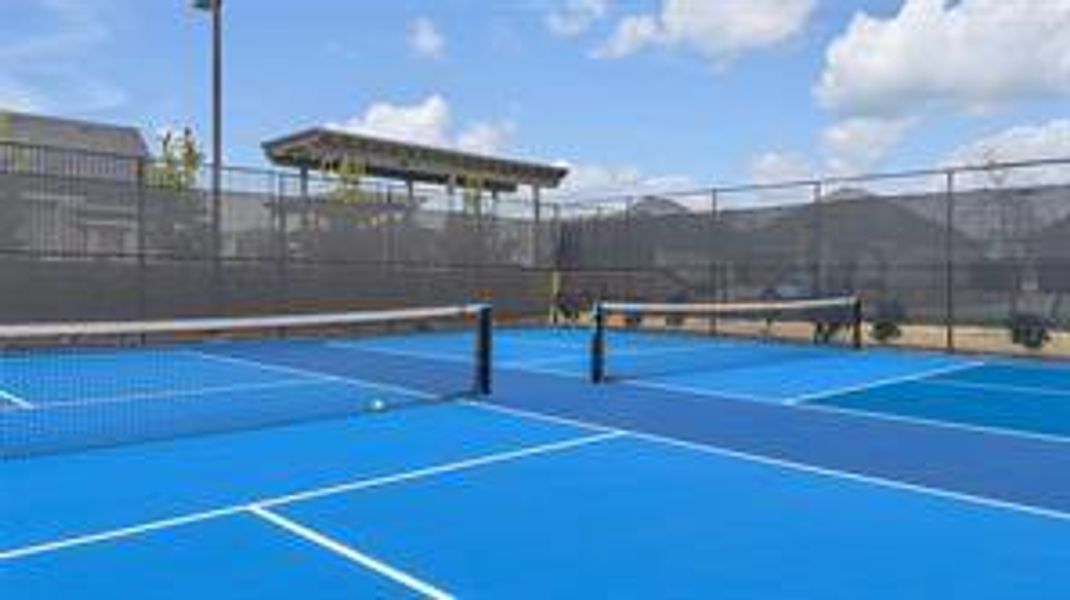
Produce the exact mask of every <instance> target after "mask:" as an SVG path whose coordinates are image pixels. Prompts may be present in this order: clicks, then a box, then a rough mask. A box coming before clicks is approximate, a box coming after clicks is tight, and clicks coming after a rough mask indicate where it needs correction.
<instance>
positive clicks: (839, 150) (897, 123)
mask: <svg viewBox="0 0 1070 600" xmlns="http://www.w3.org/2000/svg"><path fill="white" fill-rule="evenodd" d="M914 123H915V121H914V120H913V119H905V118H904V119H874V118H866V117H853V118H849V119H845V120H843V121H840V122H838V123H836V124H834V125H832V126H830V127H828V128H826V129H825V130H824V132H822V139H821V147H822V150H823V151H824V153H825V157H826V161H827V167H828V170H829V171H830V172H832V173H833V174H837V175H855V174H859V173H864V172H866V171H872V170H874V169H875V168H877V167H878V166H879V165H880V162H881V161H882V160H884V158H885V156H887V154H888V152H889V151H891V149H892V148H894V147H895V146H896V145H898V144H899V142H900V141H901V140H902V139H903V137H904V136H905V135H906V133H907V131H908V130H909V129H910V128H911V126H913V125H914Z"/></svg>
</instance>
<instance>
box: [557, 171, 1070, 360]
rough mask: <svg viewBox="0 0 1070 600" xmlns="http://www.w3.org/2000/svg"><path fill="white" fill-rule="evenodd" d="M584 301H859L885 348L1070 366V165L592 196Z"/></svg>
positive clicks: (583, 264) (573, 225)
mask: <svg viewBox="0 0 1070 600" xmlns="http://www.w3.org/2000/svg"><path fill="white" fill-rule="evenodd" d="M564 212H565V214H566V215H567V217H566V218H565V219H564V221H563V223H562V240H561V245H560V249H561V252H560V254H559V257H558V258H559V260H560V264H559V267H560V269H561V270H562V271H563V272H564V273H565V275H564V280H565V281H566V288H567V289H568V293H569V294H570V295H572V296H574V297H576V298H614V299H620V300H634V301H730V300H752V299H791V298H810V297H821V296H832V295H840V294H856V295H859V296H860V297H861V298H862V299H863V301H864V305H865V307H866V320H867V324H868V335H869V337H870V342H871V343H876V344H883V345H891V346H896V345H901V346H913V347H927V348H938V349H950V350H956V349H961V350H968V351H975V352H997V353H1018V352H1024V353H1028V354H1031V355H1037V354H1040V355H1048V356H1060V357H1070V160H1050V161H1037V162H1029V163H1014V164H993V165H989V166H986V167H976V168H960V169H945V170H934V171H919V172H913V173H899V174H890V175H873V176H863V177H852V178H830V179H824V180H815V181H807V182H798V183H788V184H775V185H754V186H744V187H733V188H720V189H708V190H702V191H692V192H682V193H653V194H642V195H636V196H630V197H618V198H609V199H597V198H596V199H588V200H586V201H584V202H583V203H579V204H575V205H571V206H570V207H569V208H568V209H566V210H565V211H564Z"/></svg>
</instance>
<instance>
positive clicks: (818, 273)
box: [810, 181, 825, 298]
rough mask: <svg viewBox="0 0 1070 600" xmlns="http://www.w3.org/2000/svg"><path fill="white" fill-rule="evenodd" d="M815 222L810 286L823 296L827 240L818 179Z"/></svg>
mask: <svg viewBox="0 0 1070 600" xmlns="http://www.w3.org/2000/svg"><path fill="white" fill-rule="evenodd" d="M813 194H814V197H813V204H814V206H813V211H814V212H813V215H814V216H813V223H812V227H813V229H812V232H811V233H812V235H813V236H814V239H813V243H812V244H811V248H812V252H813V256H812V257H811V260H812V261H813V262H812V263H811V265H810V269H811V271H810V277H811V281H810V286H811V292H812V293H813V295H814V296H816V297H819V298H820V297H821V296H823V295H824V294H825V281H824V263H825V240H824V239H823V238H824V233H825V232H824V222H823V220H822V216H823V213H824V211H823V210H822V209H823V207H822V196H823V195H824V190H823V188H822V185H821V182H820V181H816V182H814V184H813Z"/></svg>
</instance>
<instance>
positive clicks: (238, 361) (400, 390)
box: [182, 350, 435, 399]
mask: <svg viewBox="0 0 1070 600" xmlns="http://www.w3.org/2000/svg"><path fill="white" fill-rule="evenodd" d="M182 352H186V353H188V354H192V355H194V356H199V357H201V358H203V359H206V360H214V361H217V362H222V363H230V364H234V365H242V366H245V367H253V368H256V369H260V370H262V371H274V372H276V373H286V374H289V375H299V376H301V377H311V378H313V379H319V380H321V381H334V382H341V383H346V384H349V385H360V386H363V387H368V388H372V389H377V390H381V391H384V392H392V393H395V394H402V395H405V396H413V397H416V398H424V399H433V398H435V395H434V394H430V393H427V392H422V391H420V390H414V389H410V388H406V387H401V386H398V385H390V384H388V383H378V382H375V381H365V380H363V379H357V378H356V377H342V376H340V375H331V374H330V373H323V372H320V371H312V370H309V369H302V368H299V367H289V366H285V365H276V364H271V363H266V362H261V361H258V360H253V359H251V358H239V357H237V356H229V355H225V354H212V353H211V352H204V351H202V350H182Z"/></svg>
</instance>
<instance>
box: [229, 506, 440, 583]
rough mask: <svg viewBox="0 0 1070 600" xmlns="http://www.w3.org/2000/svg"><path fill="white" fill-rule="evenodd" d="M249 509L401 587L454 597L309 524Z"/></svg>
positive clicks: (253, 507) (255, 507)
mask: <svg viewBox="0 0 1070 600" xmlns="http://www.w3.org/2000/svg"><path fill="white" fill-rule="evenodd" d="M249 512H250V513H252V514H254V515H256V516H257V517H259V518H261V519H263V520H264V521H267V522H269V523H271V524H272V525H275V526H276V527H280V528H282V529H283V530H285V531H287V532H289V533H291V534H293V535H296V536H297V537H299V538H302V539H304V540H306V541H309V542H312V543H313V544H315V545H317V546H319V547H321V548H323V549H325V550H328V551H330V552H332V553H334V554H337V555H339V556H341V557H343V558H345V559H347V560H349V561H351V562H355V563H357V564H358V565H360V566H362V567H364V568H366V569H369V570H371V571H375V572H376V573H378V574H380V575H382V576H384V577H386V578H387V579H390V580H393V581H394V582H396V583H399V584H401V585H402V586H404V587H406V588H409V589H410V590H412V591H414V592H416V593H418V594H422V595H423V596H426V597H427V598H431V599H432V600H453V598H454V596H453V595H452V594H448V593H446V592H444V591H442V589H441V588H438V587H436V586H433V585H431V584H430V583H427V582H426V581H423V580H421V579H417V578H416V577H414V576H412V575H410V574H408V573H406V572H404V571H402V570H400V569H397V568H395V567H393V566H391V565H388V564H387V563H385V562H383V561H381V560H379V559H377V558H375V557H372V556H369V555H368V554H365V553H363V552H360V551H358V550H356V549H354V548H353V547H351V546H347V545H345V544H343V543H341V542H339V541H337V540H335V539H332V538H330V537H327V536H326V535H324V534H323V533H321V532H319V531H316V530H315V529H312V528H309V527H306V526H304V525H302V524H300V523H297V522H296V521H293V520H291V519H287V518H286V517H284V516H282V515H280V514H278V513H275V512H272V511H270V510H268V509H266V508H264V507H262V506H257V505H253V506H250V507H249Z"/></svg>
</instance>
